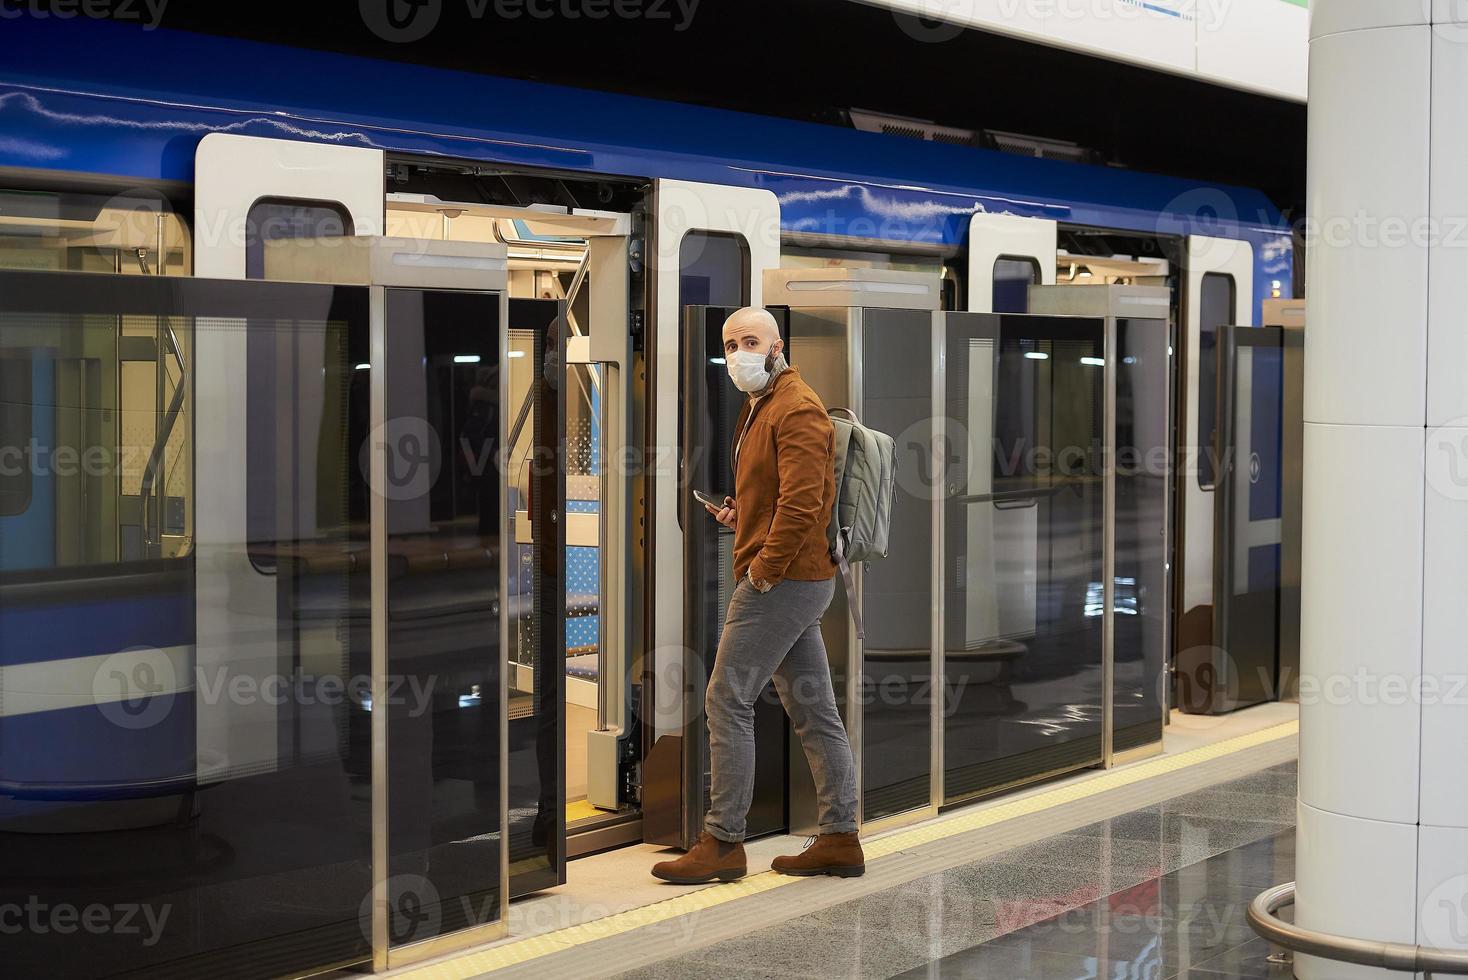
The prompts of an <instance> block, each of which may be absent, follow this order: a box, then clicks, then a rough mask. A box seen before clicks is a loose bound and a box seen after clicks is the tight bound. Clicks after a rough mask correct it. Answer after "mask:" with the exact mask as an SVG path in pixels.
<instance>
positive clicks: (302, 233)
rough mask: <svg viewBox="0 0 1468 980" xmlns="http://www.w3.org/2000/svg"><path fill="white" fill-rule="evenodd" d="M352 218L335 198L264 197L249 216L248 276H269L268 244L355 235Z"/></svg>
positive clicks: (246, 254) (247, 230) (260, 277)
mask: <svg viewBox="0 0 1468 980" xmlns="http://www.w3.org/2000/svg"><path fill="white" fill-rule="evenodd" d="M352 233H353V231H352V217H351V215H350V214H348V213H347V209H346V208H344V207H342V206H341V205H340V204H337V203H336V202H335V201H300V200H290V199H286V198H269V197H267V198H261V199H260V200H258V201H256V202H255V203H254V204H253V205H252V206H251V207H250V214H249V217H248V218H246V219H245V278H247V279H263V278H264V277H265V243H266V242H273V241H278V240H280V239H284V238H340V237H343V236H346V235H351V234H352Z"/></svg>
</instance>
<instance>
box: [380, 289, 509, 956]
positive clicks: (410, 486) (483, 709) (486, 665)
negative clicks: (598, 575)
mask: <svg viewBox="0 0 1468 980" xmlns="http://www.w3.org/2000/svg"><path fill="white" fill-rule="evenodd" d="M386 320H387V330H386V335H387V419H388V422H387V426H386V428H387V431H386V432H385V433H383V441H384V443H385V445H386V456H387V476H386V482H385V484H384V486H383V488H382V492H383V494H384V496H385V497H386V508H387V536H388V537H387V541H388V545H387V551H388V556H387V577H388V583H387V619H388V637H387V673H388V678H387V680H388V683H389V689H390V697H389V701H388V704H387V705H373V706H372V710H374V711H377V710H384V709H385V710H386V711H387V712H388V716H387V717H388V726H387V728H388V731H387V739H388V771H389V779H388V847H389V860H388V867H389V874H390V876H391V880H390V883H389V892H390V894H389V901H390V903H391V915H390V929H391V936H390V939H391V941H392V943H393V944H394V945H401V944H406V943H412V942H418V941H421V940H424V939H429V938H432V937H434V936H436V935H441V934H443V933H447V932H451V931H454V930H456V929H461V928H464V927H466V926H473V925H481V924H484V923H486V922H491V921H494V920H495V919H497V918H498V916H499V896H500V833H501V830H502V828H501V826H500V761H499V750H500V699H499V690H500V671H501V670H502V669H503V667H502V661H501V659H500V658H501V651H500V628H499V624H500V615H501V602H500V598H501V592H500V581H499V549H500V547H501V544H502V543H501V541H500V521H499V513H498V510H497V508H496V504H497V494H496V491H495V490H492V489H490V488H489V484H490V482H491V481H492V482H493V483H495V484H497V483H498V481H499V480H500V479H501V478H502V475H501V472H500V437H499V426H498V424H497V422H498V419H497V413H496V412H495V411H494V404H495V402H496V401H497V399H498V391H499V374H498V372H499V370H500V363H499V360H500V355H499V347H500V330H501V329H502V324H501V323H500V322H499V298H498V297H497V296H495V295H493V294H481V293H469V292H449V291H433V290H415V289H390V290H388V291H387V317H386ZM393 687H395V688H396V696H391V690H392V688H393Z"/></svg>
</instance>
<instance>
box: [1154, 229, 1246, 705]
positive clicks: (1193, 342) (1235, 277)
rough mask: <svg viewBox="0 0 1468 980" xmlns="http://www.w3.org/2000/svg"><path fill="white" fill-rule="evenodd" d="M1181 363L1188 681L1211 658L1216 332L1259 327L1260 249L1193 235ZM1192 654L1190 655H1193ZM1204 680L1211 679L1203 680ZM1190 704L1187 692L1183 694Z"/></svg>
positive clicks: (1182, 619)
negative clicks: (1193, 666)
mask: <svg viewBox="0 0 1468 980" xmlns="http://www.w3.org/2000/svg"><path fill="white" fill-rule="evenodd" d="M1183 262H1184V270H1183V272H1184V278H1185V282H1186V286H1185V287H1184V290H1183V303H1182V308H1183V330H1182V346H1183V350H1182V364H1183V385H1182V391H1181V393H1180V394H1179V397H1178V401H1179V406H1178V410H1179V412H1180V418H1181V419H1182V425H1181V426H1180V427H1179V433H1178V434H1179V437H1180V438H1181V439H1182V445H1181V446H1179V447H1178V449H1179V452H1178V464H1177V467H1176V469H1177V477H1178V480H1179V481H1180V485H1179V487H1178V494H1177V499H1178V535H1177V542H1178V545H1177V547H1178V553H1177V556H1176V561H1177V567H1178V568H1179V569H1180V570H1181V574H1180V575H1177V576H1176V582H1177V589H1178V593H1177V605H1176V609H1177V617H1178V621H1177V628H1176V630H1175V632H1174V634H1173V635H1174V636H1175V637H1176V640H1175V641H1174V643H1173V656H1174V661H1173V665H1174V671H1175V672H1176V673H1177V674H1178V675H1180V676H1181V677H1182V680H1180V681H1179V683H1180V684H1187V683H1190V682H1191V681H1190V680H1189V677H1190V674H1189V663H1190V662H1191V661H1192V660H1194V659H1196V660H1198V661H1199V662H1211V659H1212V657H1211V647H1212V644H1213V543H1214V524H1215V521H1216V516H1217V515H1216V514H1215V506H1216V496H1217V495H1216V493H1215V490H1216V487H1217V480H1218V472H1219V468H1220V467H1219V463H1220V461H1219V458H1218V371H1219V358H1218V331H1219V329H1220V328H1221V327H1224V326H1228V325H1231V324H1232V325H1240V326H1253V325H1254V248H1253V246H1252V245H1250V244H1249V243H1248V242H1242V241H1238V240H1236V239H1232V238H1210V237H1206V236H1203V235H1189V236H1188V239H1187V242H1186V248H1185V250H1184V259H1183ZM1190 651H1192V653H1190ZM1200 680H1203V681H1204V682H1206V681H1207V679H1206V678H1201V679H1200ZM1177 695H1178V699H1179V702H1180V703H1182V704H1183V705H1186V704H1187V703H1188V702H1189V700H1190V698H1189V696H1188V692H1187V691H1185V690H1179V691H1178V692H1177Z"/></svg>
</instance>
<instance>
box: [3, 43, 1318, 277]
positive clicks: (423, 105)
mask: <svg viewBox="0 0 1468 980" xmlns="http://www.w3.org/2000/svg"><path fill="white" fill-rule="evenodd" d="M0 41H3V44H4V47H5V58H4V59H3V63H0V166H3V167H21V168H28V169H43V170H47V169H49V170H59V171H71V172H82V173H95V174H108V175H116V176H118V177H121V178H124V179H137V180H169V181H180V182H191V181H192V179H193V158H194V149H195V146H196V145H197V143H198V140H199V139H200V138H201V137H202V136H203V135H204V134H205V133H209V132H221V131H227V132H235V133H244V134H248V135H257V136H270V137H276V138H285V139H300V140H309V141H318V142H330V143H340V144H347V145H355V146H367V147H375V148H380V149H383V150H387V151H393V152H401V153H412V154H419V155H424V156H438V157H447V158H456V159H468V160H481V161H486V162H496V163H505V164H514V165H524V166H534V167H550V168H559V169H564V170H573V171H582V172H591V173H602V174H611V175H623V176H635V177H668V178H678V179H684V180H695V181H704V182H709V183H718V184H729V185H736V186H748V187H764V188H768V189H769V190H771V191H773V192H774V193H775V194H776V195H778V196H779V198H780V202H781V208H782V224H783V226H784V229H785V230H786V231H791V232H810V233H817V234H822V235H844V236H852V237H858V238H871V239H885V240H889V241H896V242H920V243H932V244H940V245H944V246H949V247H954V248H957V247H960V246H962V245H963V244H964V242H965V240H966V236H967V220H968V215H970V214H971V213H973V212H974V211H976V210H982V211H994V212H1010V213H1014V214H1020V215H1027V216H1043V217H1050V218H1055V219H1056V220H1059V221H1062V222H1069V223H1074V224H1081V225H1094V226H1099V227H1107V228H1116V229H1122V230H1131V231H1140V232H1154V231H1155V232H1160V233H1164V234H1187V233H1198V234H1217V235H1222V236H1224V237H1234V238H1242V239H1245V240H1248V241H1250V242H1251V243H1252V244H1253V245H1254V249H1255V255H1256V263H1257V269H1258V274H1257V275H1256V276H1255V280H1256V298H1258V299H1262V298H1264V297H1265V296H1267V295H1268V290H1270V289H1271V288H1272V285H1273V283H1274V282H1275V281H1278V282H1279V283H1280V289H1281V291H1282V294H1283V295H1284V296H1290V295H1291V289H1292V283H1291V274H1290V272H1291V261H1290V254H1291V242H1290V238H1289V235H1288V232H1287V229H1285V228H1284V227H1283V225H1282V223H1281V219H1280V215H1279V213H1278V211H1277V210H1276V209H1275V208H1274V207H1273V205H1272V204H1271V203H1270V202H1269V200H1268V199H1267V198H1266V197H1264V195H1262V194H1260V193H1258V192H1257V191H1253V190H1249V189H1246V188H1239V187H1220V186H1214V185H1207V184H1200V183H1196V182H1193V181H1187V180H1180V179H1176V178H1170V177H1160V176H1154V175H1149V174H1141V173H1135V172H1130V171H1124V170H1115V169H1109V168H1103V167H1089V166H1082V165H1078V164H1068V163H1063V162H1058V161H1048V160H1034V159H1029V158H1025V157H1019V156H1015V155H1009V154H1003V153H998V152H993V151H986V150H977V149H971V148H967V147H958V146H948V145H944V144H937V143H925V142H918V141H913V140H905V139H900V138H893V137H887V136H881V135H877V134H871V133H861V132H856V131H852V130H846V129H841V128H839V127H833V126H822V125H817V124H813V123H802V122H795V121H790V120H784V119H776V118H770V117H765V116H756V115H750V114H745V113H736V112H728V111H724V110H717V109H708V108H703V107H695V106H685V105H678V104H674V103H667V102H660V101H655V100H650V99H642V98H634V97H629V96H620V95H611V94H606V93H601V92H594V91H585V90H579V89H570V88H565V87H560V86H551V85H542V84H536V83H530V82H519V81H513V80H508V79H499V78H493V77H488V76H481V75H474V74H467V73H462V72H454V71H445V70H440V69H432V68H423V67H418V66H413V65H406V64H399V63H396V62H380V61H374V60H369V59H363V58H354V57H348V56H344V55H335V54H329V53H322V52H312V51H302V50H297V49H292V48H284V47H278V46H274V45H268V44H260V43H256V42H246V41H237V40H234V39H227V38H216V37H207V36H199V35H192V34H186V33H183V32H173V31H167V30H156V31H143V30H141V29H139V28H137V27H135V26H134V25H127V24H117V23H111V22H95V21H85V20H71V21H66V22H60V21H56V20H40V19H35V18H22V19H19V20H13V21H8V22H6V23H5V24H4V26H3V33H0ZM140 64H147V65H157V66H160V67H161V68H162V69H164V70H161V71H160V72H158V73H157V77H159V78H163V79H167V81H168V84H169V86H170V88H169V89H168V90H162V89H156V88H147V87H144V86H140V85H139V84H137V82H136V80H137V79H140V78H146V77H149V73H139V72H138V71H137V70H136V67H137V66H138V65H140Z"/></svg>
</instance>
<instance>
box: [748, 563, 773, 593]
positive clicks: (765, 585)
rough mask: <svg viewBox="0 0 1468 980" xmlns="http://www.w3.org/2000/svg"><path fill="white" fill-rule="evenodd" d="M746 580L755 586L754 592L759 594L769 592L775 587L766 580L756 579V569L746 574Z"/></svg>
mask: <svg viewBox="0 0 1468 980" xmlns="http://www.w3.org/2000/svg"><path fill="white" fill-rule="evenodd" d="M745 578H747V579H749V584H750V585H752V586H754V591H756V592H759V593H765V592H768V591H770V590H771V589H773V588H774V587H775V586H774V585H773V584H771V583H770V582H769V581H767V580H765V579H762V578H755V577H754V569H750V570H749V571H748V572H746V573H745Z"/></svg>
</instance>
